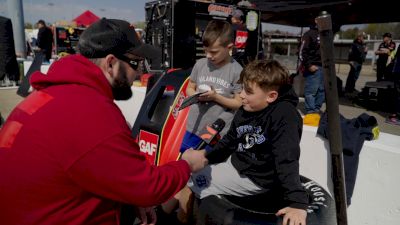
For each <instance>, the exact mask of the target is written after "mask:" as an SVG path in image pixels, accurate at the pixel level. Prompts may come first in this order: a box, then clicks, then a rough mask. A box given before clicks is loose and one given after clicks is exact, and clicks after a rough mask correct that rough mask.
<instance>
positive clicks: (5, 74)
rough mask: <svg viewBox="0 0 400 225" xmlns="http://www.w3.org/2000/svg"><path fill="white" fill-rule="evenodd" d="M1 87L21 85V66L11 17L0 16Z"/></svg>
mask: <svg viewBox="0 0 400 225" xmlns="http://www.w3.org/2000/svg"><path fill="white" fill-rule="evenodd" d="M0 59H1V60H0V87H4V86H15V85H19V79H20V74H19V66H18V61H17V55H16V53H15V45H14V34H13V28H12V22H11V19H9V18H6V17H2V16H0Z"/></svg>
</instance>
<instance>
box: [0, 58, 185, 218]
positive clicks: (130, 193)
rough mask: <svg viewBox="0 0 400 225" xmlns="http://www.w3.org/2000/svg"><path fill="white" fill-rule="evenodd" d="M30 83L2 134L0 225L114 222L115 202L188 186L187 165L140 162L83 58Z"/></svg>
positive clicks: (98, 76)
mask: <svg viewBox="0 0 400 225" xmlns="http://www.w3.org/2000/svg"><path fill="white" fill-rule="evenodd" d="M31 83H32V86H33V87H34V88H35V89H36V90H37V91H35V92H33V93H32V94H30V95H29V96H28V97H27V98H26V99H25V100H24V101H22V102H21V103H20V104H19V105H18V106H17V107H16V108H15V109H14V111H13V112H12V113H11V115H10V116H9V117H8V120H7V122H6V123H5V124H4V126H3V128H2V129H1V130H0V171H1V172H0V224H7V225H13V224H16V225H27V224H41V225H42V224H52V225H54V224H57V225H58V224H85V225H86V224H96V225H98V224H117V223H118V218H117V217H118V210H119V205H120V203H129V204H133V205H136V206H152V205H158V204H160V203H162V202H165V201H166V200H168V199H169V198H170V197H172V196H173V195H174V194H175V193H176V192H177V191H179V190H180V189H181V188H182V187H183V186H184V185H185V184H186V182H187V180H188V179H189V176H190V169H189V166H188V164H187V163H186V162H185V161H177V162H172V163H169V164H166V165H165V166H160V167H156V166H152V165H150V164H148V163H147V162H146V160H145V157H144V156H143V155H142V153H140V151H139V147H138V146H137V144H136V143H135V142H134V140H133V139H132V138H131V136H130V129H129V127H128V126H127V123H126V121H125V119H124V117H123V115H122V113H121V111H120V110H119V108H118V107H117V106H116V105H115V104H114V102H113V96H112V91H111V86H110V84H109V83H108V81H107V80H106V78H105V77H104V75H103V73H102V71H101V70H100V69H99V68H98V67H97V66H95V65H94V64H93V63H92V62H90V61H89V60H87V59H86V58H84V57H82V56H80V55H73V56H69V57H66V58H63V59H61V60H59V61H57V62H55V63H54V64H53V65H52V66H51V67H50V69H49V71H48V73H47V75H44V74H42V73H39V72H36V73H34V74H33V75H32V77H31ZM132 107H139V106H132Z"/></svg>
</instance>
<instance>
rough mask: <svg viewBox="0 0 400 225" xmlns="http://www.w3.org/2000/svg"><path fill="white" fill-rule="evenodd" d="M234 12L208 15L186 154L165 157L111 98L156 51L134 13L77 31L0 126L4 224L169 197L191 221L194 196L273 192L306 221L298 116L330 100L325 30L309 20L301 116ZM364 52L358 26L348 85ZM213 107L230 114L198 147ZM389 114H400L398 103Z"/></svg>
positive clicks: (106, 217) (105, 215) (291, 220)
mask: <svg viewBox="0 0 400 225" xmlns="http://www.w3.org/2000/svg"><path fill="white" fill-rule="evenodd" d="M232 23H233V24H234V25H233V26H232V25H231V24H230V23H229V22H227V21H223V20H211V21H210V22H209V23H208V25H207V27H206V29H205V31H204V35H203V36H202V43H203V46H204V49H205V53H206V54H205V55H206V57H205V58H203V59H200V60H198V61H197V62H196V64H195V65H194V66H193V69H192V72H191V74H190V77H189V84H188V87H187V91H186V94H187V95H188V96H192V95H194V94H198V93H201V94H200V95H199V97H198V98H199V102H198V103H197V104H194V105H192V106H190V111H189V116H188V119H187V125H186V133H185V136H184V140H183V142H182V146H181V149H180V151H181V152H182V156H181V159H180V160H177V161H175V162H169V163H167V164H165V165H162V166H154V165H150V164H149V163H148V162H147V161H146V159H145V157H144V156H143V155H142V153H141V152H140V150H139V146H138V145H137V143H136V142H135V140H134V139H133V138H132V137H131V131H130V128H129V126H128V125H127V123H126V121H125V118H124V116H123V115H122V113H121V111H120V110H119V109H118V107H117V106H116V104H115V103H114V100H126V99H128V98H130V97H131V96H132V91H131V84H132V82H133V81H134V80H135V79H136V78H137V77H138V76H139V75H140V73H141V67H142V64H143V61H144V60H145V59H146V58H151V57H153V56H152V55H151V54H152V53H154V52H157V51H153V47H152V46H150V45H147V44H144V43H143V42H142V40H141V39H140V38H139V37H138V35H137V33H136V32H135V29H134V28H133V27H132V26H131V24H129V23H128V22H126V21H123V20H117V19H106V18H102V19H100V20H98V21H97V22H95V23H93V24H92V25H91V26H90V27H88V28H87V29H86V30H85V31H84V32H83V33H82V35H81V36H80V40H79V43H78V54H73V55H70V56H68V57H65V58H62V59H60V60H58V61H56V62H54V63H53V64H52V65H51V70H49V72H48V73H47V74H43V73H41V72H35V73H34V74H32V76H31V80H30V82H31V85H32V87H33V88H34V89H35V91H34V92H32V94H30V95H29V96H28V97H27V98H26V99H24V100H23V101H22V102H21V103H20V104H18V105H17V106H16V108H15V109H14V110H13V112H12V113H11V114H10V115H9V117H8V118H7V121H6V122H5V124H4V125H3V127H2V128H1V130H0V170H1V171H7V172H5V173H2V175H1V176H0V199H1V201H2V204H0V218H1V221H2V223H4V224H10V225H13V224H66V223H71V224H118V221H119V213H120V206H121V204H131V205H135V206H136V207H138V218H139V219H140V220H141V222H142V224H156V222H157V216H156V212H155V209H154V206H157V205H163V207H162V210H164V212H163V213H170V212H172V211H174V210H176V209H177V205H179V206H184V207H181V209H180V212H183V213H182V214H181V216H180V217H179V218H180V220H181V221H180V222H187V220H186V219H187V218H186V219H185V216H186V215H185V212H187V210H188V209H187V208H185V206H187V205H188V200H190V199H191V197H190V196H191V195H194V196H196V197H197V198H199V199H203V198H205V197H207V196H210V195H234V196H238V197H246V196H252V195H257V194H267V195H270V196H274V197H275V198H274V201H271V202H268V204H269V205H273V206H276V207H278V208H277V209H276V211H275V212H273V213H275V215H276V216H277V217H281V218H282V221H283V224H284V225H289V224H290V225H305V224H306V218H307V213H306V208H307V207H308V205H309V204H310V202H309V197H308V195H307V192H306V191H305V189H304V187H303V186H302V184H301V182H300V174H299V158H300V140H301V135H302V127H303V122H304V124H308V123H315V121H319V117H320V114H321V107H322V105H323V103H324V101H325V90H324V75H323V70H322V60H321V53H320V39H319V32H318V30H317V27H316V25H315V24H314V25H313V26H312V27H311V28H310V30H309V31H307V32H306V33H305V34H304V36H303V37H302V41H301V48H300V59H301V62H302V65H303V67H304V74H303V75H304V78H305V87H304V97H305V112H306V115H305V117H304V119H303V118H302V117H301V115H300V114H299V112H298V110H297V106H298V96H297V95H296V93H295V92H294V90H293V88H292V86H291V84H290V79H289V72H288V70H287V68H285V67H284V66H282V65H281V64H280V63H279V62H278V61H275V60H263V59H260V60H254V61H251V62H248V61H246V60H244V59H246V58H243V53H244V52H243V49H244V48H245V44H246V43H245V42H243V40H244V39H243V37H244V32H246V28H245V25H244V24H243V12H241V11H235V13H234V15H233V17H232ZM38 25H39V35H38V46H39V48H40V50H41V51H43V52H44V53H45V54H46V60H49V59H50V57H51V48H52V39H53V36H52V34H51V31H50V30H49V29H48V28H47V27H46V25H45V22H44V21H42V20H40V21H39V22H38ZM238 37H241V38H238ZM383 37H384V41H383V43H382V44H381V45H380V46H379V48H378V50H377V51H376V54H377V55H379V59H378V71H377V81H381V80H384V79H386V80H387V79H392V80H394V81H395V84H396V85H397V87H398V86H399V79H398V77H399V75H400V56H399V55H400V53H398V52H399V51H397V54H395V53H394V52H395V47H396V45H395V43H394V42H392V41H391V35H390V34H389V33H387V34H384V35H383ZM232 51H233V54H232V55H231V52H232ZM366 51H367V49H366V47H365V43H364V35H363V34H360V35H358V36H357V37H356V38H355V40H354V42H353V44H352V47H351V50H350V54H349V64H350V66H351V69H350V72H349V75H348V78H347V81H346V86H345V90H346V91H347V92H352V91H354V89H355V83H356V81H357V79H358V77H359V75H360V71H361V68H362V63H363V62H364V59H365V54H366ZM389 74H391V77H390V76H389ZM397 99H400V97H398V98H397ZM398 108H400V106H399V107H398ZM217 118H219V119H222V120H223V121H224V122H225V124H226V125H225V128H224V129H223V130H222V132H221V136H222V139H221V140H220V141H219V142H218V143H217V144H216V145H215V146H206V147H205V148H204V149H196V150H195V149H194V148H195V146H198V144H199V142H201V141H202V139H201V137H200V134H199V132H200V131H201V129H202V128H203V127H205V126H206V125H209V124H211V123H212V122H213V121H215V120H216V119H217ZM389 120H390V121H391V122H393V124H398V125H400V123H397V121H400V112H399V111H397V112H395V113H393V115H391V116H390V117H389ZM176 203H180V204H176Z"/></svg>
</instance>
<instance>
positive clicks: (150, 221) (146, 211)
mask: <svg viewBox="0 0 400 225" xmlns="http://www.w3.org/2000/svg"><path fill="white" fill-rule="evenodd" d="M136 210H137V212H136V214H137V216H138V218H139V219H140V221H141V223H140V225H155V224H156V222H157V215H156V211H155V210H154V208H153V207H147V208H142V207H138V208H136Z"/></svg>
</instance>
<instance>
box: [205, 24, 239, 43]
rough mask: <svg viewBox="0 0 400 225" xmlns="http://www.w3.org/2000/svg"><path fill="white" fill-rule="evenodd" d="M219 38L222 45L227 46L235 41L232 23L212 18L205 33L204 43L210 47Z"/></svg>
mask: <svg viewBox="0 0 400 225" xmlns="http://www.w3.org/2000/svg"><path fill="white" fill-rule="evenodd" d="M218 39H219V41H220V44H221V46H223V47H226V46H228V45H229V44H230V43H233V31H232V27H231V24H230V23H228V22H226V21H223V20H211V21H210V22H209V23H208V25H207V27H206V30H205V31H204V35H203V45H204V46H205V47H209V46H211V45H213V44H214V43H215V42H216V41H217V40H218Z"/></svg>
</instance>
